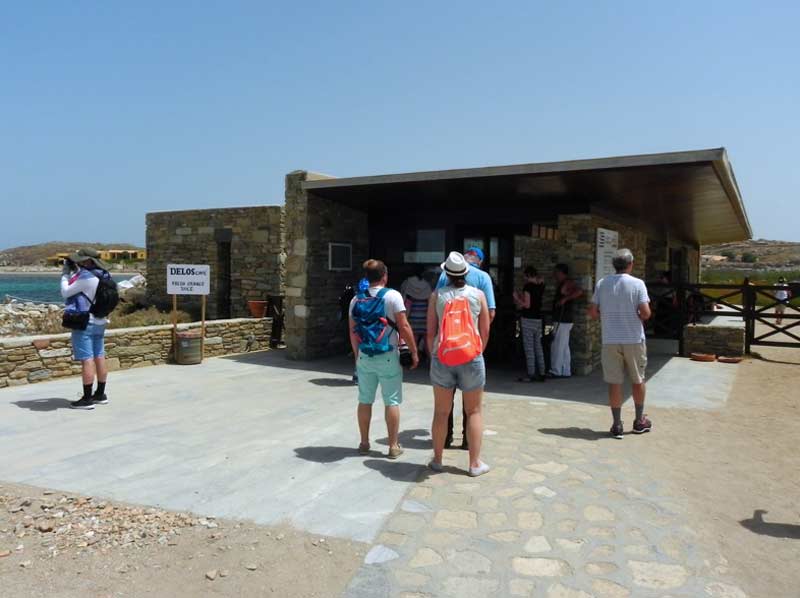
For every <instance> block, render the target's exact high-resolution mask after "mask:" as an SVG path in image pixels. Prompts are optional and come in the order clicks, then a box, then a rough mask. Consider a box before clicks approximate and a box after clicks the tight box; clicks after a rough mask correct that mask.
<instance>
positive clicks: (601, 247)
mask: <svg viewBox="0 0 800 598" xmlns="http://www.w3.org/2000/svg"><path fill="white" fill-rule="evenodd" d="M617 249H619V233H618V232H617V231H615V230H609V229H607V228H598V229H597V254H596V257H595V264H596V265H597V267H596V269H595V282H599V281H600V280H602V279H603V278H605V277H606V276H608V275H610V274H614V273H615V272H616V270H615V269H614V263H613V262H614V256H615V255H616V253H617Z"/></svg>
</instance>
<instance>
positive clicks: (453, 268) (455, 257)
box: [442, 251, 469, 276]
mask: <svg viewBox="0 0 800 598" xmlns="http://www.w3.org/2000/svg"><path fill="white" fill-rule="evenodd" d="M442 270H444V272H445V274H449V275H450V276H466V274H467V272H469V265H468V264H467V260H465V259H464V256H463V255H461V254H460V253H458V252H457V251H451V252H450V255H448V256H447V260H446V261H445V262H444V263H443V264H442Z"/></svg>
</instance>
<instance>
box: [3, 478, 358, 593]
mask: <svg viewBox="0 0 800 598" xmlns="http://www.w3.org/2000/svg"><path fill="white" fill-rule="evenodd" d="M365 552H366V549H365V546H364V545H361V544H357V543H352V542H347V541H343V540H338V539H333V538H322V537H319V536H311V535H309V534H305V533H301V532H298V531H296V530H293V529H290V528H276V527H263V526H257V525H254V524H251V523H247V522H232V521H223V520H216V519H213V518H204V517H198V516H195V515H193V514H191V513H174V512H170V511H163V510H160V509H154V508H149V507H139V506H134V505H125V504H120V503H116V502H112V501H105V500H102V499H98V498H96V497H88V496H79V495H74V494H68V493H62V492H57V491H52V490H46V489H41V488H33V487H29V486H20V485H16V484H8V483H2V482H0V578H2V580H3V583H2V592H0V593H2V595H3V596H14V597H16V598H25V597H28V596H30V597H34V596H35V597H41V596H58V597H65V598H67V597H69V598H71V597H75V598H78V597H79V598H87V597H88V596H92V597H98V598H106V597H109V598H110V597H123V596H132V597H134V596H135V597H138V596H148V597H150V596H152V597H158V596H164V597H167V596H169V597H176V596H256V595H259V596H260V595H268V596H269V595H274V596H282V597H284V596H285V597H298V598H299V597H312V596H336V595H339V594H340V593H341V591H342V590H343V588H344V587H345V585H346V583H347V581H348V580H349V579H350V577H351V576H352V575H353V573H354V571H355V570H356V568H357V566H358V565H359V563H360V562H361V561H362V560H363V558H364V554H365Z"/></svg>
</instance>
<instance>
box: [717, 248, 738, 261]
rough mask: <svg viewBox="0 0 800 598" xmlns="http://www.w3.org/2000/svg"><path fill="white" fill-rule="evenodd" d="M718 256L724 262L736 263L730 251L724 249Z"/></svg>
mask: <svg viewBox="0 0 800 598" xmlns="http://www.w3.org/2000/svg"><path fill="white" fill-rule="evenodd" d="M720 255H721V256H722V257H724V258H725V259H726V260H728V261H729V262H735V261H736V254H735V253H734V252H733V251H731V250H730V249H726V250H725V251H723V252H721V253H720Z"/></svg>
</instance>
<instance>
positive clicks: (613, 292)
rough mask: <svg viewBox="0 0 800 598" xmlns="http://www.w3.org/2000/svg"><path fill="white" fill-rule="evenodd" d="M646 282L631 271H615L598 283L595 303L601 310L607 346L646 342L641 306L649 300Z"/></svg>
mask: <svg viewBox="0 0 800 598" xmlns="http://www.w3.org/2000/svg"><path fill="white" fill-rule="evenodd" d="M649 302H650V297H649V296H648V295H647V287H646V286H645V284H644V282H643V281H641V280H640V279H638V278H635V277H633V276H631V275H630V274H612V275H610V276H606V277H605V278H603V279H602V280H601V281H600V282H598V283H597V287H596V288H595V291H594V296H593V297H592V303H594V304H595V305H597V307H598V308H599V309H600V321H601V323H602V325H603V344H604V345H638V344H639V343H641V342H644V326H643V325H642V320H641V319H640V318H639V306H640V305H642V304H644V303H649Z"/></svg>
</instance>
